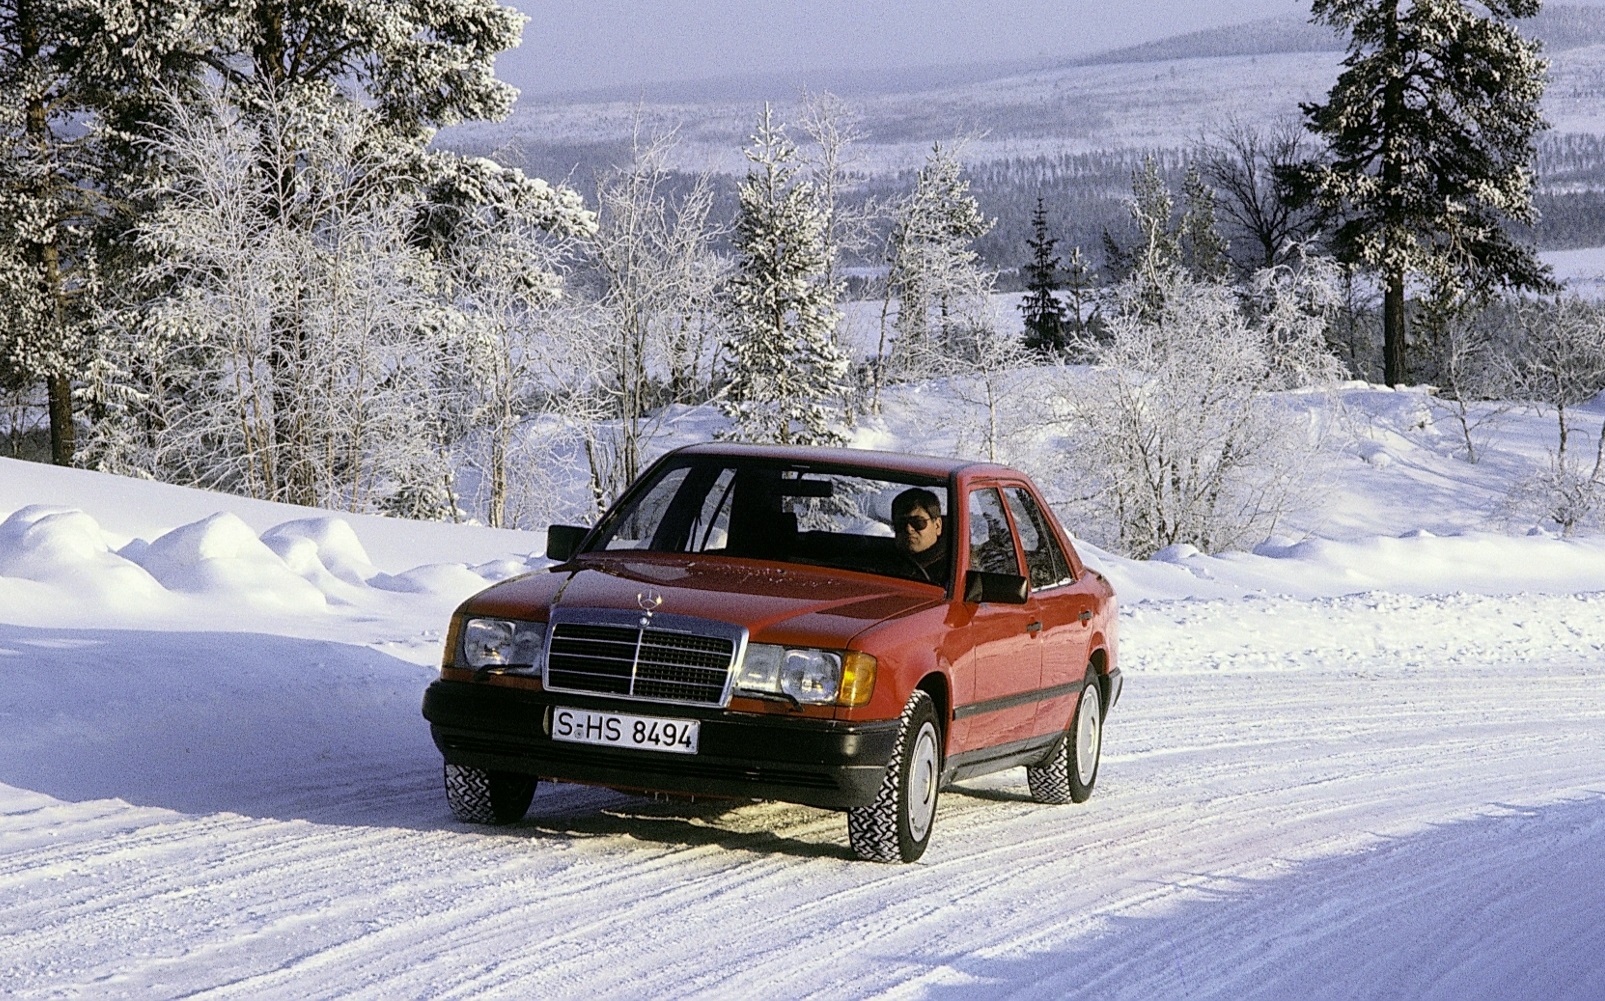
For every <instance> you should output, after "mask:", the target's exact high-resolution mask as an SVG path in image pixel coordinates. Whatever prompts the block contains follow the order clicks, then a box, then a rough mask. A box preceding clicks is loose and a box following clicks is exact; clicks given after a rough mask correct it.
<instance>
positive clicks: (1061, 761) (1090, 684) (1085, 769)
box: [1025, 668, 1103, 803]
mask: <svg viewBox="0 0 1605 1001" xmlns="http://www.w3.org/2000/svg"><path fill="white" fill-rule="evenodd" d="M1102 751H1103V691H1102V689H1100V688H1099V687H1098V675H1097V673H1096V672H1095V671H1093V670H1092V669H1091V668H1088V669H1087V680H1086V682H1085V684H1084V686H1083V687H1082V689H1081V699H1080V701H1078V702H1077V703H1076V712H1075V715H1074V716H1072V717H1071V719H1070V726H1069V728H1068V729H1067V730H1066V731H1065V732H1064V733H1062V734H1060V735H1059V739H1058V741H1057V742H1055V743H1054V745H1053V750H1051V751H1049V752H1048V756H1047V757H1046V758H1044V759H1043V760H1042V763H1041V764H1039V765H1027V766H1026V769H1025V780H1026V783H1027V784H1028V785H1030V787H1031V798H1032V799H1034V800H1036V801H1037V802H1038V803H1085V802H1086V801H1087V798H1088V797H1090V796H1091V795H1092V786H1093V783H1095V782H1097V781H1098V759H1099V755H1100V754H1101V753H1102Z"/></svg>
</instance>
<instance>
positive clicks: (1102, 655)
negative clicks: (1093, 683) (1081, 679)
mask: <svg viewBox="0 0 1605 1001" xmlns="http://www.w3.org/2000/svg"><path fill="white" fill-rule="evenodd" d="M1087 666H1088V667H1090V668H1092V671H1093V676H1094V677H1096V678H1097V679H1098V704H1099V706H1100V707H1101V710H1102V711H1101V712H1099V714H1098V715H1099V716H1108V715H1109V651H1108V649H1107V648H1105V647H1098V648H1097V649H1096V650H1094V651H1092V656H1090V657H1088V658H1087Z"/></svg>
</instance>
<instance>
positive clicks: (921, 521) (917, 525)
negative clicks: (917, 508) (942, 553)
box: [897, 514, 936, 532]
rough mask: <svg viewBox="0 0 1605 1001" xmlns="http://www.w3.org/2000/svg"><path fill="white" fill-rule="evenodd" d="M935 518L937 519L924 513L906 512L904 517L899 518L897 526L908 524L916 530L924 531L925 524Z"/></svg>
mask: <svg viewBox="0 0 1605 1001" xmlns="http://www.w3.org/2000/svg"><path fill="white" fill-rule="evenodd" d="M935 520H936V519H934V518H927V517H925V516H924V515H922V514H905V515H904V516H903V517H901V518H899V519H897V527H898V528H902V527H904V526H905V525H906V526H908V527H909V528H912V529H913V530H914V531H916V532H923V531H925V526H927V525H929V524H930V523H931V522H932V521H935Z"/></svg>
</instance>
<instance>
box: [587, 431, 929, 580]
mask: <svg viewBox="0 0 1605 1001" xmlns="http://www.w3.org/2000/svg"><path fill="white" fill-rule="evenodd" d="M947 510H948V497H947V484H946V482H945V481H944V480H941V479H936V478H931V477H918V476H899V477H897V478H893V477H892V476H890V475H886V474H879V473H876V472H873V471H866V470H857V469H841V468H836V467H820V466H808V465H800V464H797V463H785V462H774V461H763V460H756V459H746V460H744V459H733V458H727V457H720V456H688V457H685V458H684V459H682V460H680V461H674V462H671V463H670V464H668V465H666V466H663V467H660V468H659V469H658V471H657V473H656V474H655V476H654V477H653V479H652V480H651V481H650V482H649V483H647V484H644V485H643V487H642V489H640V490H637V491H634V492H632V495H631V498H630V500H629V502H628V503H627V504H626V505H625V506H623V507H621V508H620V509H618V510H617V511H614V512H613V513H612V514H610V515H609V517H608V518H607V519H606V521H605V522H604V523H603V525H602V526H601V532H600V533H599V535H598V538H596V539H595V540H593V541H592V543H591V545H590V546H589V547H588V549H589V550H590V551H592V552H595V551H598V550H630V549H633V550H646V551H650V552H660V553H707V554H709V555H720V556H734V557H745V558H751V559H763V560H773V561H778V562H783V563H802V564H809V565H814V566H827V567H835V568H838V569H843V570H858V571H863V572H867V573H877V574H883V575H887V576H893V577H904V578H908V579H911V580H927V581H931V582H934V583H944V582H945V580H946V576H947V573H948V564H949V559H948V556H947V540H946V537H945V535H944V532H943V529H944V520H945V515H946V512H947Z"/></svg>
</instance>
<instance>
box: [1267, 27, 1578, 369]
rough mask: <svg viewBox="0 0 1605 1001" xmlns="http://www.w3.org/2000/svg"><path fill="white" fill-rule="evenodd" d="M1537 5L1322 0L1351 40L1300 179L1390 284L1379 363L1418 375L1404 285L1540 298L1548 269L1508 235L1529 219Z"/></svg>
mask: <svg viewBox="0 0 1605 1001" xmlns="http://www.w3.org/2000/svg"><path fill="white" fill-rule="evenodd" d="M1538 10H1539V0H1481V2H1477V3H1473V2H1469V0H1314V3H1313V6H1312V12H1313V19H1314V20H1315V21H1316V22H1317V23H1319V24H1324V25H1328V26H1330V27H1333V28H1336V29H1338V30H1339V31H1343V32H1346V33H1347V34H1348V36H1349V46H1348V56H1347V58H1346V59H1345V60H1344V62H1343V67H1344V69H1343V72H1342V73H1341V74H1340V75H1339V76H1338V80H1337V83H1336V84H1334V85H1333V87H1332V90H1331V92H1330V93H1329V94H1328V95H1327V99H1326V101H1325V102H1324V103H1311V104H1306V105H1303V109H1304V115H1305V121H1306V125H1307V127H1308V128H1309V129H1310V131H1311V132H1313V133H1314V134H1315V135H1317V136H1319V137H1320V138H1322V139H1324V140H1325V142H1326V143H1327V146H1328V152H1327V154H1326V156H1324V157H1322V158H1318V159H1313V160H1309V161H1306V162H1304V163H1303V164H1301V165H1300V166H1298V167H1297V168H1295V169H1294V170H1293V171H1292V172H1291V173H1290V175H1289V176H1290V180H1291V181H1292V183H1293V187H1294V190H1295V191H1296V192H1297V193H1298V194H1299V195H1300V196H1301V197H1302V198H1304V199H1313V200H1315V201H1316V202H1317V203H1319V204H1320V205H1321V206H1322V207H1323V208H1325V209H1326V210H1327V211H1330V212H1332V213H1334V214H1335V215H1336V216H1337V217H1338V218H1339V219H1340V220H1341V221H1340V222H1339V224H1338V226H1337V228H1336V230H1335V231H1334V233H1333V247H1334V249H1335V251H1336V252H1337V253H1338V255H1339V256H1340V257H1341V258H1342V259H1343V260H1345V261H1349V262H1354V263H1360V264H1363V265H1364V266H1365V267H1366V268H1368V269H1370V270H1371V271H1373V272H1374V273H1376V274H1377V275H1378V276H1379V277H1380V279H1381V284H1382V288H1383V310H1382V313H1383V368H1384V377H1385V378H1386V380H1387V381H1388V383H1390V384H1393V383H1399V382H1403V381H1404V380H1405V379H1406V378H1407V377H1408V374H1409V373H1408V372H1407V360H1406V330H1405V295H1406V283H1407V282H1408V281H1410V280H1412V279H1420V280H1422V281H1424V282H1425V283H1426V284H1427V285H1429V286H1451V287H1454V288H1459V289H1464V290H1468V291H1476V290H1486V289H1491V288H1499V287H1514V288H1525V289H1541V288H1545V287H1547V286H1548V284H1549V280H1548V278H1547V271H1546V269H1545V268H1544V267H1543V265H1541V264H1540V263H1539V261H1538V259H1537V257H1536V256H1535V255H1534V253H1533V250H1532V248H1531V247H1530V246H1529V245H1526V244H1524V243H1522V242H1521V241H1520V240H1519V239H1518V238H1517V237H1515V236H1514V235H1513V234H1512V233H1511V232H1510V231H1509V230H1508V228H1507V226H1506V224H1507V223H1508V222H1519V223H1532V222H1533V221H1535V219H1536V217H1537V214H1536V212H1535V211H1534V209H1533V203H1532V193H1533V191H1532V189H1533V171H1532V164H1533V160H1534V155H1535V154H1534V146H1533V140H1534V137H1535V136H1536V135H1537V134H1538V132H1539V131H1540V130H1542V129H1543V128H1545V123H1544V121H1543V118H1542V117H1541V116H1540V113H1539V98H1540V97H1541V95H1542V94H1543V89H1544V71H1545V65H1544V62H1543V61H1542V60H1541V59H1540V58H1539V56H1538V45H1537V43H1535V42H1533V41H1531V40H1529V39H1526V38H1524V37H1523V36H1522V35H1521V34H1520V32H1518V31H1517V29H1516V27H1515V25H1513V24H1512V23H1511V21H1512V20H1514V19H1518V18H1524V17H1531V16H1533V15H1535V14H1537V13H1538Z"/></svg>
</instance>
